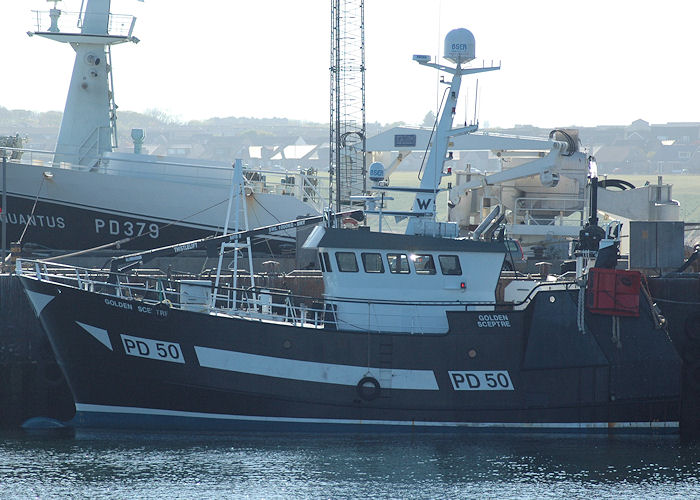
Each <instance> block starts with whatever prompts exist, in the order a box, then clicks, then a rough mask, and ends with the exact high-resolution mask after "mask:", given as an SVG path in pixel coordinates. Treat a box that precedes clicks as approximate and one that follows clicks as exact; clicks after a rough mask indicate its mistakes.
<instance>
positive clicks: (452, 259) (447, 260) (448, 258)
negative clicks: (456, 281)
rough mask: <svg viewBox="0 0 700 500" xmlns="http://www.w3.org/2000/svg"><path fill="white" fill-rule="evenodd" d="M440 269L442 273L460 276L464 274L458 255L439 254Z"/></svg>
mask: <svg viewBox="0 0 700 500" xmlns="http://www.w3.org/2000/svg"><path fill="white" fill-rule="evenodd" d="M438 261H439V262H440V270H441V271H442V274H446V275H452V276H459V275H461V274H462V266H460V265H459V257H457V256H456V255H439V256H438Z"/></svg>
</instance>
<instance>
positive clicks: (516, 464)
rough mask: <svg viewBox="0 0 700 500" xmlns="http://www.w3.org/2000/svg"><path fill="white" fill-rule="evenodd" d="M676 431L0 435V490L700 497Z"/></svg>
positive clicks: (1, 494) (29, 493) (34, 494)
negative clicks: (618, 434) (605, 433)
mask: <svg viewBox="0 0 700 500" xmlns="http://www.w3.org/2000/svg"><path fill="white" fill-rule="evenodd" d="M699 471H700V446H699V445H684V444H681V443H679V441H678V439H677V438H675V437H607V436H588V437H584V436H562V435H557V436H532V435H530V436H527V435H512V434H499V435H489V434H477V435H460V436H452V435H438V436H436V435H401V434H397V435H389V436H376V435H370V436H368V435H330V436H329V435H321V436H315V435H298V434H293V435H291V434H275V435H259V434H247V435H238V436H230V435H227V436H220V435H201V436H192V435H189V436H181V435H172V434H133V433H129V434H121V433H120V434H116V433H92V434H88V433H78V434H77V435H75V436H64V437H60V436H55V435H54V436H36V435H26V434H0V498H3V499H5V498H42V499H43V498H65V497H71V498H167V499H176V498H253V499H256V498H265V499H272V498H334V499H336V498H338V499H342V498H400V499H404V498H480V499H481V498H499V499H501V498H538V499H540V498H570V499H573V498H605V499H618V498H644V499H651V498H659V499H662V498H663V499H669V498H679V499H680V498H683V499H687V498H697V497H700V480H699V479H698V477H697V476H698V472H699Z"/></svg>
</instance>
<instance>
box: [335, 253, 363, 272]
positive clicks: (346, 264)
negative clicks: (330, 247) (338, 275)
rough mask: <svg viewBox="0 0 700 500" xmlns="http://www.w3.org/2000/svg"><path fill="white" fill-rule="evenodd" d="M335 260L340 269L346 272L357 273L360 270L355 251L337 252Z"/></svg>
mask: <svg viewBox="0 0 700 500" xmlns="http://www.w3.org/2000/svg"><path fill="white" fill-rule="evenodd" d="M335 260H336V262H337V263H338V270H339V271H341V272H344V273H356V272H357V271H358V267H357V259H356V258H355V254H354V253H353V252H336V253H335Z"/></svg>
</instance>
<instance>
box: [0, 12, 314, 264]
mask: <svg viewBox="0 0 700 500" xmlns="http://www.w3.org/2000/svg"><path fill="white" fill-rule="evenodd" d="M110 5H111V2H110V1H109V0H88V1H87V2H84V8H82V7H81V10H80V12H77V13H71V12H67V11H62V10H60V9H58V8H56V5H54V8H53V9H51V10H50V11H49V12H37V13H36V21H37V26H36V28H35V30H34V31H32V32H30V33H29V34H30V35H32V36H35V37H41V38H46V39H49V40H52V41H56V42H61V43H64V44H66V45H70V46H71V47H72V48H73V49H74V50H75V52H76V56H75V63H74V66H73V74H72V78H71V83H70V86H69V90H68V96H67V99H66V104H65V110H64V113H63V118H62V121H61V127H60V131H59V136H58V140H57V144H56V149H55V151H50V152H42V151H34V150H27V149H22V148H4V149H7V150H10V151H12V157H11V159H10V161H9V162H8V165H7V171H6V176H7V181H6V186H5V188H6V194H7V238H8V241H21V243H23V244H26V243H31V244H33V245H34V246H35V247H39V248H42V247H43V248H48V249H54V250H83V249H88V248H93V247H97V246H103V245H112V247H118V248H121V249H132V250H133V249H149V248H154V247H155V246H159V245H166V244H172V243H177V242H178V241H184V240H188V239H193V238H201V237H205V236H208V235H211V234H214V233H216V232H217V231H218V232H220V231H221V228H222V223H223V221H224V218H225V208H226V200H227V198H228V192H229V187H230V185H231V182H232V177H233V169H232V163H228V164H227V163H224V162H215V161H203V160H192V159H188V158H179V157H168V156H155V155H147V154H142V153H141V145H142V143H143V140H144V132H143V131H142V130H140V129H134V130H132V132H131V136H132V139H133V140H134V145H135V148H134V149H135V151H134V152H133V153H128V152H123V151H117V146H118V144H117V106H116V104H115V98H114V90H115V89H114V78H113V72H114V67H113V63H112V46H115V45H119V44H124V43H137V42H138V41H139V40H138V38H136V37H135V36H134V34H133V31H134V26H135V24H136V18H135V17H133V16H130V15H119V14H113V13H111V12H110ZM245 177H246V180H247V182H246V183H247V189H246V195H245V200H246V204H247V214H248V218H249V223H250V224H251V225H252V226H254V227H257V226H265V225H269V224H274V223H276V222H281V221H285V220H287V219H289V218H294V217H296V216H305V215H317V214H319V213H320V211H319V206H320V205H318V203H319V202H320V200H321V197H320V195H319V193H318V191H317V189H316V188H317V184H318V181H317V179H315V178H310V177H309V176H307V175H306V173H305V172H301V171H298V172H291V171H282V170H279V171H277V170H269V171H266V170H258V169H255V170H251V171H246V173H245ZM294 237H295V235H294V234H293V233H284V232H283V233H281V234H278V235H276V236H275V237H274V238H273V239H269V238H268V239H266V240H265V241H264V242H261V244H260V245H259V247H256V248H259V249H260V250H261V251H265V252H273V253H279V252H280V251H282V250H285V249H287V250H289V249H291V250H294V249H295V241H294ZM271 238H272V237H271Z"/></svg>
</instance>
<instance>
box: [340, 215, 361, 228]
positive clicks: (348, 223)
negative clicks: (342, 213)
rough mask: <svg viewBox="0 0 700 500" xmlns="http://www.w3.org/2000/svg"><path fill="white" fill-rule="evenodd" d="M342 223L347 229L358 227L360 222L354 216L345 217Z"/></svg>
mask: <svg viewBox="0 0 700 500" xmlns="http://www.w3.org/2000/svg"><path fill="white" fill-rule="evenodd" d="M342 223H343V227H344V228H345V229H357V228H358V226H359V225H360V223H359V222H357V221H356V220H355V219H353V218H352V217H343V220H342Z"/></svg>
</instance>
